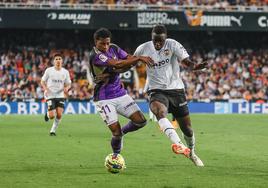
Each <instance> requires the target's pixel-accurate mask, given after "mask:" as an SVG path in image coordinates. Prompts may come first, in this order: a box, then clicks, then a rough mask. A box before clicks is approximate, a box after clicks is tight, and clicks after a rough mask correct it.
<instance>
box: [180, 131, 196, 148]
mask: <svg viewBox="0 0 268 188" xmlns="http://www.w3.org/2000/svg"><path fill="white" fill-rule="evenodd" d="M183 137H184V139H185V141H186V144H187V146H188V147H189V148H190V149H191V151H192V152H194V148H195V136H194V133H193V136H192V137H188V136H186V135H185V134H183Z"/></svg>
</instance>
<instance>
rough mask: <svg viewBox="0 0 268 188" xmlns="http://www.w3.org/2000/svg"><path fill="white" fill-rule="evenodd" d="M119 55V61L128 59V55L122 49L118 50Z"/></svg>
mask: <svg viewBox="0 0 268 188" xmlns="http://www.w3.org/2000/svg"><path fill="white" fill-rule="evenodd" d="M117 55H118V58H119V59H126V58H127V56H128V53H127V52H126V51H124V50H123V49H122V48H118V50H117Z"/></svg>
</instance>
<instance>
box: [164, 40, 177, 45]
mask: <svg viewBox="0 0 268 188" xmlns="http://www.w3.org/2000/svg"><path fill="white" fill-rule="evenodd" d="M166 43H167V44H169V45H175V44H180V43H179V42H178V41H176V40H175V39H171V38H167V39H166Z"/></svg>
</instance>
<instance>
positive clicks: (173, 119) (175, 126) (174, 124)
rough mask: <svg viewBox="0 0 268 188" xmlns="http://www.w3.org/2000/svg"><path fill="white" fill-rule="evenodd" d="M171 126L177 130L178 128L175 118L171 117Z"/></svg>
mask: <svg viewBox="0 0 268 188" xmlns="http://www.w3.org/2000/svg"><path fill="white" fill-rule="evenodd" d="M171 123H172V126H173V127H174V129H177V128H178V127H179V126H178V122H177V120H176V118H175V117H174V116H173V115H172V120H171Z"/></svg>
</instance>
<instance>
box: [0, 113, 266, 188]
mask: <svg viewBox="0 0 268 188" xmlns="http://www.w3.org/2000/svg"><path fill="white" fill-rule="evenodd" d="M191 117H192V123H193V127H194V130H195V135H196V139H197V153H198V154H199V156H200V158H201V159H202V160H203V162H204V163H205V165H206V166H205V167H204V168H197V167H195V166H194V165H193V164H192V162H191V161H190V160H189V159H187V158H185V157H183V156H178V155H175V154H173V153H172V152H171V148H170V145H171V143H170V142H169V140H168V139H167V138H166V136H165V135H163V134H162V133H161V132H160V131H159V129H158V127H157V126H156V123H153V122H149V123H148V125H147V126H146V127H145V128H143V129H141V130H139V131H137V132H135V133H130V134H128V135H126V136H125V138H124V149H123V151H122V155H123V156H124V158H125V160H126V164H127V169H126V170H125V171H123V172H122V173H120V174H110V173H108V172H107V171H106V170H105V168H104V166H103V163H104V158H105V156H106V155H107V154H109V153H111V148H110V137H111V135H110V132H109V130H108V128H106V127H105V125H104V123H103V122H102V121H101V119H100V117H99V116H98V115H64V116H63V120H62V122H61V124H60V127H59V129H58V130H57V136H56V137H50V136H48V132H49V129H50V127H51V123H52V121H50V122H49V123H45V122H44V121H43V116H38V115H32V116H23V115H1V116H0V187H3V188H6V187H12V188H13V187H27V188H28V187H38V188H40V187H57V188H60V187H79V188H80V187H92V188H100V187H104V188H106V187H109V188H113V187H117V188H119V187H128V188H139V187H140V188H143V187H146V188H149V187H152V188H177V187H185V188H195V187H196V188H199V187H206V188H207V187H215V188H218V187H222V188H232V187H243V188H244V187H249V188H252V187H258V188H259V187H263V188H264V187H267V185H268V139H267V134H268V123H267V122H268V121H267V120H268V116H267V115H204V114H202V115H201V114H200V115H195V114H193V115H192V116H191ZM121 122H122V123H121V124H122V125H123V124H124V123H126V122H127V120H126V119H121Z"/></svg>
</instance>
